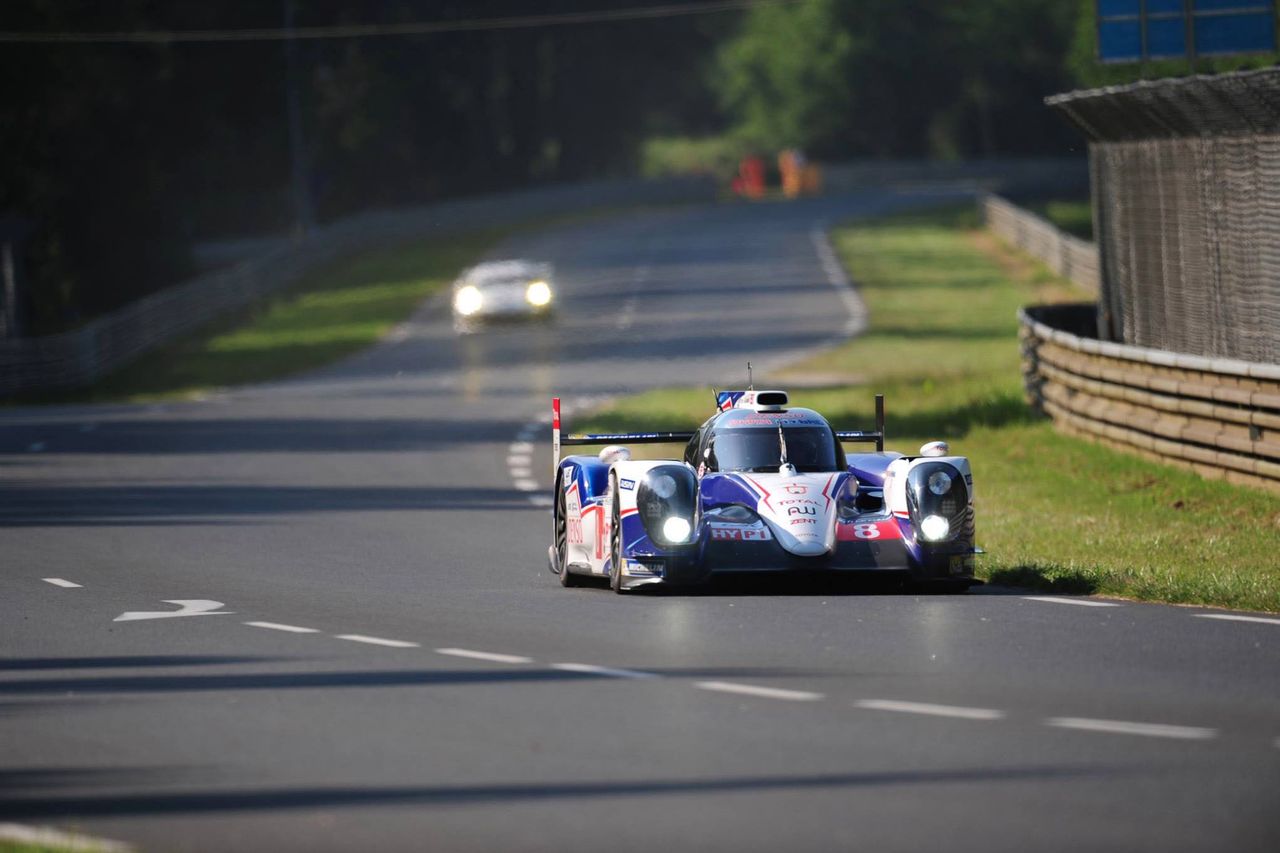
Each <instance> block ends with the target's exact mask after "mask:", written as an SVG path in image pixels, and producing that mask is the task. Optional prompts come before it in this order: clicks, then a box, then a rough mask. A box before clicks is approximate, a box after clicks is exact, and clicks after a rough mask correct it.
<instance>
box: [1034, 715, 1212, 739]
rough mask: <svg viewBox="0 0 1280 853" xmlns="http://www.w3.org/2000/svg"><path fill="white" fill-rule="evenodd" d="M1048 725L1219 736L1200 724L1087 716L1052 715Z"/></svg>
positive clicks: (1186, 736) (1193, 736)
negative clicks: (1190, 724)
mask: <svg viewBox="0 0 1280 853" xmlns="http://www.w3.org/2000/svg"><path fill="white" fill-rule="evenodd" d="M1044 722H1045V725H1046V726H1054V727H1056V728H1059V729H1077V730H1079V731H1085V732H1106V733H1108V734H1117V735H1140V736H1142V737H1167V738H1177V739H1179V740H1210V739H1212V738H1215V737H1217V736H1218V732H1217V731H1216V730H1215V729H1203V728H1200V727H1198V726H1170V725H1166V724H1164V723H1130V722H1126V721H1124V720H1091V719H1088V718H1086V717H1051V718H1049V719H1047V720H1045V721H1044Z"/></svg>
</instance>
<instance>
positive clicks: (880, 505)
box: [548, 389, 981, 592]
mask: <svg viewBox="0 0 1280 853" xmlns="http://www.w3.org/2000/svg"><path fill="white" fill-rule="evenodd" d="M875 399H876V425H875V429H874V430H857V431H838V430H835V429H832V427H831V425H830V424H829V423H827V421H826V420H825V419H824V418H823V417H822V416H821V415H819V414H818V413H817V412H815V411H813V410H812V409H806V408H798V407H791V406H790V405H789V399H788V395H787V393H786V392H785V391H756V390H754V389H748V390H746V391H723V392H719V393H718V394H717V395H716V412H715V414H713V415H712V416H711V417H710V418H708V419H707V421H706V422H705V423H703V424H702V426H701V427H699V428H698V430H697V431H696V432H689V433H684V432H646V433H614V434H597V435H566V436H562V435H561V421H560V400H559V399H558V398H557V399H555V400H553V402H552V441H553V448H552V450H553V454H554V458H555V487H554V489H555V491H554V495H553V496H554V503H553V510H552V519H553V526H552V536H553V539H552V545H551V547H550V549H549V551H548V557H549V560H550V564H551V571H552V572H553V573H554V574H556V575H558V576H559V578H560V582H561V584H563V585H564V586H579V585H582V584H584V582H587V581H588V580H589V579H590V578H593V577H594V578H597V579H603V578H608V580H609V584H610V586H611V587H612V588H613V590H614V591H615V592H626V591H629V590H633V589H636V588H638V587H643V586H649V585H655V584H656V585H668V586H680V585H694V584H702V583H705V582H707V581H708V580H710V579H711V578H712V577H713V576H718V575H721V574H732V573H755V572H808V573H846V572H852V573H867V574H868V575H870V574H879V575H892V576H896V577H898V578H900V579H902V580H903V581H905V582H907V583H909V584H911V585H912V586H913V587H917V588H921V589H923V590H932V591H940V592H958V591H963V590H964V589H967V588H968V587H969V586H970V585H972V584H973V583H975V581H974V577H973V569H974V556H975V554H978V553H981V552H980V550H979V549H977V548H976V547H975V546H974V509H973V474H972V472H971V470H970V467H969V460H968V459H966V458H965V457H963V456H950V455H948V453H949V448H948V446H947V444H946V443H945V442H941V441H934V442H930V443H928V444H926V445H924V446H923V447H921V448H920V452H919V453H918V454H917V455H915V456H904V455H902V454H901V453H893V452H886V451H885V450H884V398H883V397H882V396H880V395H877V396H876V398H875ZM677 442H678V443H684V444H685V451H684V455H683V458H681V459H667V460H639V459H632V458H631V451H630V450H629V449H628V448H627V447H626V446H625V445H627V444H659V443H677ZM845 443H867V444H874V445H875V451H874V452H859V453H847V454H846V452H845V450H844V447H843V444H845ZM566 445H604V448H603V449H602V450H601V451H600V452H599V454H598V455H594V456H566V457H564V458H563V459H562V458H561V457H560V451H561V447H562V446H566Z"/></svg>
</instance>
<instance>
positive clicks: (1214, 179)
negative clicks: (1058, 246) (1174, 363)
mask: <svg viewBox="0 0 1280 853" xmlns="http://www.w3.org/2000/svg"><path fill="white" fill-rule="evenodd" d="M1047 102H1048V103H1049V105H1050V106H1052V107H1054V108H1055V109H1057V110H1059V111H1060V112H1061V113H1062V114H1063V115H1065V116H1066V117H1067V118H1068V119H1069V120H1070V121H1071V122H1072V123H1074V124H1075V125H1076V126H1077V127H1079V128H1080V129H1081V130H1082V131H1084V133H1085V134H1086V135H1087V136H1088V137H1089V140H1090V145H1089V148H1090V169H1091V172H1092V176H1091V180H1092V184H1093V199H1094V224H1095V230H1096V233H1097V234H1098V246H1099V252H1100V261H1101V267H1102V275H1101V280H1102V287H1101V293H1100V298H1099V305H1098V333H1099V336H1100V337H1101V338H1102V339H1103V340H1107V341H1115V342H1120V343H1124V344H1130V345H1135V346H1141V347H1149V348H1154V349H1160V350H1168V351H1173V352H1178V353H1185V354H1190V355H1198V356H1205V357H1213V358H1231V359H1241V360H1244V361H1250V362H1255V363H1264V364H1274V363H1277V362H1280V68H1269V69H1263V70H1260V71H1245V72H1236V73H1232V74H1222V75H1216V76H1202V77H1191V78H1183V79H1173V80H1159V81H1155V82H1142V83H1136V84H1132V85H1128V86H1118V87H1111V88H1105V89H1095V90H1090V91H1084V92H1072V93H1069V94H1065V95H1057V96H1054V97H1052V98H1049V99H1048V101H1047Z"/></svg>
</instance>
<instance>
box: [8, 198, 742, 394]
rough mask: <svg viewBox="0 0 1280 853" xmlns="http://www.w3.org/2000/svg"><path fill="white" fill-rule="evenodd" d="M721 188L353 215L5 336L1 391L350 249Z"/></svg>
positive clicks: (205, 318)
mask: <svg viewBox="0 0 1280 853" xmlns="http://www.w3.org/2000/svg"><path fill="white" fill-rule="evenodd" d="M717 191H718V187H717V185H716V183H715V181H713V180H711V179H703V178H668V179H663V180H658V181H638V180H620V181H606V182H597V183H590V184H576V185H572V186H557V187H545V188H541V189H535V190H524V191H519V192H511V193H503V194H498V195H489V196H481V197H477V198H469V199H459V200H457V201H449V202H443V203H440V204H435V205H430V206H427V207H417V208H406V209H400V210H382V211H374V212H369V213H363V214H359V215H356V216H352V217H349V218H347V219H343V220H340V221H338V222H335V223H333V224H331V225H327V226H323V227H321V228H318V229H316V230H315V231H313V232H312V233H310V234H309V235H307V236H306V237H305V238H303V239H300V240H297V241H295V242H292V243H291V244H289V245H287V246H284V247H281V248H278V249H275V250H272V251H270V252H268V253H266V254H264V255H261V256H259V257H256V258H253V259H251V260H248V261H245V262H244V263H241V264H238V265H237V266H235V267H232V268H230V269H226V270H218V271H216V272H211V273H208V274H205V275H201V276H199V277H197V278H195V279H192V280H191V281H188V282H185V283H183V284H179V285H177V286H175V287H171V288H168V289H166V290H162V291H159V292H157V293H153V294H151V295H150V296H147V297H144V298H143V299H140V300H138V301H137V302H134V303H132V304H130V305H127V306H125V307H124V308H121V309H119V310H117V311H114V312H112V313H110V314H106V315H104V316H102V317H99V318H98V319H96V320H93V321H92V322H90V323H88V324H86V325H85V326H83V327H82V328H79V329H76V330H75V331H72V332H65V333H63V334H58V335H46V336H42V337H36V338H10V339H3V340H0V396H5V395H11V394H15V393H19V392H22V391H28V390H43V389H53V388H69V387H77V386H81V385H87V384H89V383H90V382H92V381H94V380H95V379H97V378H99V377H101V376H104V375H106V374H108V373H111V372H112V371H114V370H117V369H119V368H121V367H123V366H124V365H126V364H128V363H129V362H130V361H132V360H133V359H135V358H137V357H138V356H139V355H141V354H142V353H144V352H146V351H147V350H149V349H152V348H154V347H156V346H159V345H161V344H164V343H166V342H168V341H171V340H174V339H176V338H178V337H179V336H181V335H183V334H185V333H187V332H190V331H192V330H193V329H196V328H198V327H200V326H202V325H204V324H205V323H207V322H209V321H210V320H212V319H215V318H216V317H217V316H218V315H220V314H223V313H225V312H227V311H230V310H234V309H236V308H240V307H243V306H245V305H249V304H251V303H252V302H254V301H256V300H258V299H261V298H262V297H264V296H267V295H269V294H271V293H273V292H275V291H279V290H282V289H284V288H285V287H287V286H289V285H290V284H292V283H294V282H295V281H297V280H298V279H300V278H301V277H302V276H303V275H304V274H306V273H307V272H308V271H310V270H312V269H316V268H318V267H321V266H323V265H325V264H327V263H330V262H332V261H333V260H334V259H336V258H339V257H342V256H344V255H349V254H352V253H355V252H359V251H363V250H366V249H371V248H376V247H378V246H381V245H390V244H394V243H400V242H405V241H407V240H412V239H417V238H423V237H441V236H448V235H451V234H458V233H462V232H464V231H470V230H475V229H479V228H484V227H489V226H495V225H509V224H513V223H517V222H522V221H531V220H535V219H539V218H542V217H546V216H557V215H562V214H566V213H574V212H578V211H585V210H590V209H592V208H601V207H614V206H622V205H635V204H667V203H676V202H686V201H711V200H713V199H715V198H716V193H717Z"/></svg>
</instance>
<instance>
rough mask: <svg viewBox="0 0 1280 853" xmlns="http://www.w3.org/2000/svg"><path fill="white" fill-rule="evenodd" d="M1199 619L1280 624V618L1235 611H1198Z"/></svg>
mask: <svg viewBox="0 0 1280 853" xmlns="http://www.w3.org/2000/svg"><path fill="white" fill-rule="evenodd" d="M1195 615H1196V617H1197V618H1199V619H1222V620H1224V621H1227V622H1257V623H1259V624H1262V625H1280V619H1266V618H1264V617H1262V616H1236V615H1235V614H1234V613H1197V614H1195Z"/></svg>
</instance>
